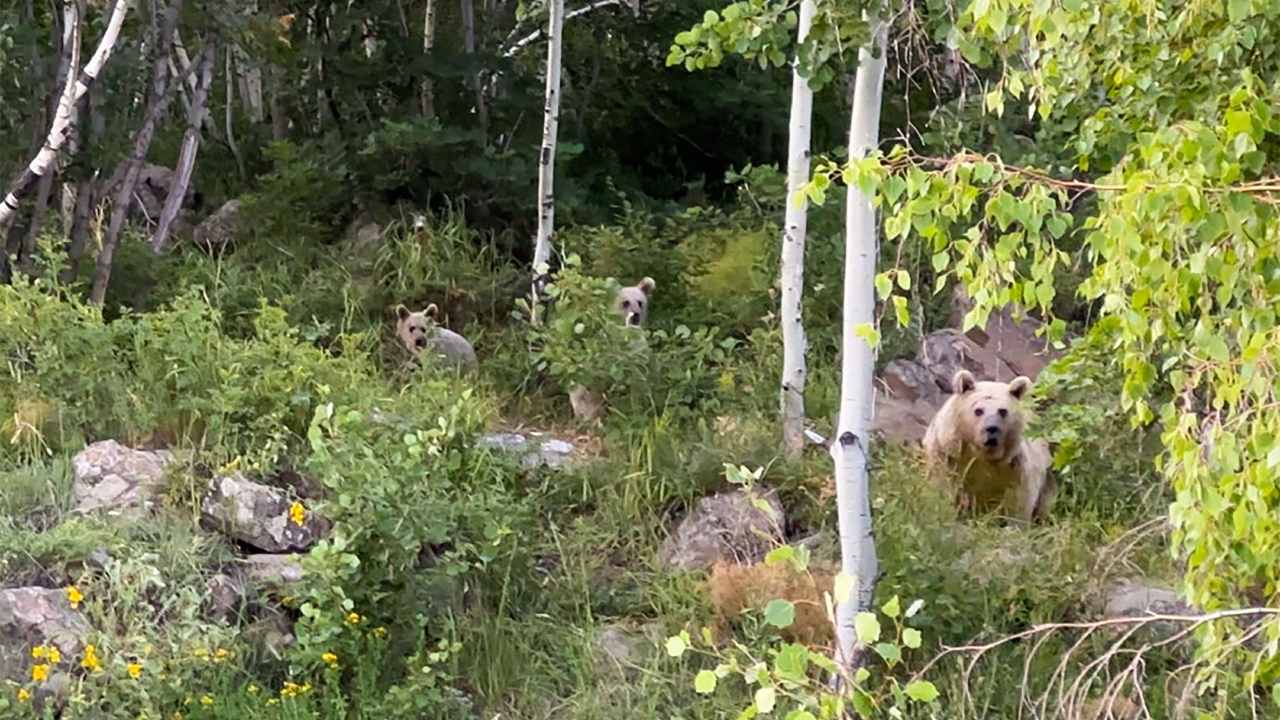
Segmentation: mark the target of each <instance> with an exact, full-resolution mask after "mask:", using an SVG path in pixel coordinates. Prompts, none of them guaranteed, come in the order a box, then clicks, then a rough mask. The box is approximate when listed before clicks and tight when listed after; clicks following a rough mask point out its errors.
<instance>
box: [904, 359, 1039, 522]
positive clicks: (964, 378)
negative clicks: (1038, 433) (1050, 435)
mask: <svg viewBox="0 0 1280 720" xmlns="http://www.w3.org/2000/svg"><path fill="white" fill-rule="evenodd" d="M1030 389H1031V380H1029V379H1028V378H1025V377H1018V378H1015V379H1014V380H1013V382H1010V383H1001V382H977V381H976V380H975V379H974V377H973V375H972V374H971V373H970V372H968V371H967V370H960V371H958V372H956V374H955V377H954V378H953V379H952V391H953V394H952V395H951V397H950V398H948V399H947V402H946V403H944V404H943V406H942V408H941V409H940V410H938V413H937V414H936V415H934V417H933V420H932V421H931V422H930V423H929V427H928V429H927V430H926V431H925V436H924V451H925V462H926V467H927V471H928V474H929V477H930V479H931V480H932V481H934V482H935V483H937V484H939V485H941V486H943V487H945V488H946V489H948V490H950V491H951V492H953V493H954V494H955V496H956V501H957V503H958V505H959V506H960V508H961V510H975V511H991V510H996V509H999V510H1000V511H1002V513H1003V514H1004V515H1006V516H1008V517H1011V518H1016V519H1018V520H1022V521H1024V522H1031V521H1033V520H1038V519H1042V518H1044V517H1045V515H1046V514H1047V513H1048V510H1049V505H1050V504H1051V502H1052V500H1053V496H1054V494H1055V490H1056V485H1055V483H1054V481H1053V479H1052V478H1051V477H1050V476H1049V462H1050V455H1049V445H1048V443H1046V442H1045V441H1044V440H1027V439H1026V438H1025V437H1023V431H1024V430H1025V426H1026V415H1025V413H1024V412H1023V410H1022V404H1021V400H1022V398H1023V397H1024V396H1025V395H1026V394H1027V392H1028V391H1029V390H1030Z"/></svg>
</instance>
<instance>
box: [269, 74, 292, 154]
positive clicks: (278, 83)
mask: <svg viewBox="0 0 1280 720" xmlns="http://www.w3.org/2000/svg"><path fill="white" fill-rule="evenodd" d="M268 72H269V73H270V74H269V76H268V77H269V78H270V80H271V95H270V99H269V102H270V103H271V139H272V140H274V141H276V142H283V141H285V140H288V139H289V112H288V110H286V109H285V103H284V98H283V97H282V95H283V94H284V80H283V76H284V72H283V71H282V70H281V69H280V68H278V67H274V66H272V67H271V68H270V70H268Z"/></svg>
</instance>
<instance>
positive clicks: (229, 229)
mask: <svg viewBox="0 0 1280 720" xmlns="http://www.w3.org/2000/svg"><path fill="white" fill-rule="evenodd" d="M240 208H241V202H240V200H239V199H232V200H228V201H227V202H225V203H223V205H222V207H220V208H218V209H217V210H215V211H214V212H213V214H212V215H210V216H209V217H207V218H205V219H204V220H203V221H201V223H200V224H199V225H197V226H196V228H195V230H193V231H192V233H191V239H192V241H194V242H195V244H196V245H197V246H199V247H201V248H203V249H205V250H209V251H216V250H221V249H223V248H225V247H228V246H230V245H231V244H232V243H234V242H235V239H236V232H237V231H238V230H239V228H240Z"/></svg>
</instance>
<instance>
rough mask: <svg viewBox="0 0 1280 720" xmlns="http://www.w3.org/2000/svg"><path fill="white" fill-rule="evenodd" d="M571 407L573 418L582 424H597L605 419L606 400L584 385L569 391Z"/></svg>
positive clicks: (575, 386) (576, 386)
mask: <svg viewBox="0 0 1280 720" xmlns="http://www.w3.org/2000/svg"><path fill="white" fill-rule="evenodd" d="M569 405H570V406H571V407H572V408H573V416H574V417H575V418H577V419H578V420H579V421H581V422H585V423H597V422H599V421H600V419H601V418H602V417H604V398H603V397H601V395H600V393H598V392H596V391H594V390H589V389H587V388H586V387H584V386H582V385H574V386H573V387H572V388H570V389H569Z"/></svg>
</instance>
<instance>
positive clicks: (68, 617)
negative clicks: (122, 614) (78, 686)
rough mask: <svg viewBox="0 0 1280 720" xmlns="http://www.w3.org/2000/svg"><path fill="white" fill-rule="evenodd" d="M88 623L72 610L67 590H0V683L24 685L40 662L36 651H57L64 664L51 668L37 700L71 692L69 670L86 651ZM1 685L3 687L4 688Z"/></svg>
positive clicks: (36, 588) (27, 588) (29, 588)
mask: <svg viewBox="0 0 1280 720" xmlns="http://www.w3.org/2000/svg"><path fill="white" fill-rule="evenodd" d="M89 631H90V627H89V623H88V621H87V620H85V619H84V616H83V615H81V614H80V612H79V611H77V610H75V609H73V608H72V607H71V603H70V602H69V601H68V599H67V593H66V590H61V589H59V590H53V589H49V588H38V587H26V588H11V589H6V590H0V681H4V680H12V681H14V682H18V683H25V682H27V681H29V680H30V679H31V667H32V665H33V664H35V663H36V662H37V660H35V659H34V658H32V655H31V649H32V648H33V647H36V646H39V645H44V646H48V647H56V648H57V649H58V652H59V653H61V654H62V661H61V662H60V663H58V664H54V665H53V666H52V667H51V668H50V672H49V676H48V678H47V679H46V680H45V682H44V683H42V684H41V687H40V690H41V691H42V692H38V693H37V694H36V700H37V701H41V700H44V699H46V698H47V697H49V696H52V695H58V694H61V691H62V690H64V689H69V685H70V677H69V676H68V675H67V674H66V673H65V669H66V668H70V667H75V663H76V659H77V658H79V657H80V654H81V652H82V651H83V650H84V642H85V638H86V637H87V636H88V634H89ZM3 684H4V683H3V682H0V685H3Z"/></svg>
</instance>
